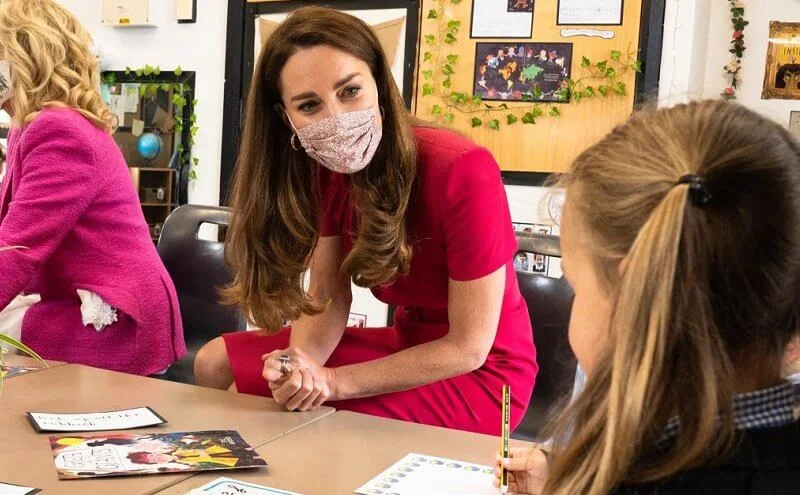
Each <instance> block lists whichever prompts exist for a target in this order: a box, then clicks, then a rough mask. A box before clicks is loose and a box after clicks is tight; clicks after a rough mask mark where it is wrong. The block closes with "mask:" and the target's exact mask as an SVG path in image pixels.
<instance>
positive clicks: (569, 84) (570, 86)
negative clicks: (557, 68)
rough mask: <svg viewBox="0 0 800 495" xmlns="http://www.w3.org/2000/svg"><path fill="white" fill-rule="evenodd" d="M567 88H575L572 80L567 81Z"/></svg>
mask: <svg viewBox="0 0 800 495" xmlns="http://www.w3.org/2000/svg"><path fill="white" fill-rule="evenodd" d="M567 86H569V89H572V88H574V87H575V81H574V80H573V79H567Z"/></svg>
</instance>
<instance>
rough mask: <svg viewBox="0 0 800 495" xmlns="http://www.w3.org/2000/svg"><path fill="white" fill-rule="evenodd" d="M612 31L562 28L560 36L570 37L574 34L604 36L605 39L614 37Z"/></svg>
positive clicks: (594, 36) (592, 36) (591, 36)
mask: <svg viewBox="0 0 800 495" xmlns="http://www.w3.org/2000/svg"><path fill="white" fill-rule="evenodd" d="M614 35H615V33H614V31H601V30H599V29H562V30H561V36H562V37H563V38H572V37H574V36H588V37H589V38H604V39H607V40H610V39H613V38H614Z"/></svg>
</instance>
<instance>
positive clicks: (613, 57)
mask: <svg viewBox="0 0 800 495" xmlns="http://www.w3.org/2000/svg"><path fill="white" fill-rule="evenodd" d="M621 57H622V52H621V51H619V50H613V51H612V52H611V60H614V61H615V62H619V59H620V58H621Z"/></svg>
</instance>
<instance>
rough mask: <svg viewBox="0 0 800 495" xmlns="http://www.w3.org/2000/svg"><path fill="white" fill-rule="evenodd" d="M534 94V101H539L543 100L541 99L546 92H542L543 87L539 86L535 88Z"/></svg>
mask: <svg viewBox="0 0 800 495" xmlns="http://www.w3.org/2000/svg"><path fill="white" fill-rule="evenodd" d="M532 93H533V97H534V99H537V100H538V99H539V98H541V97H542V95H544V91H543V90H542V88H541V87H539V86H534V87H533V90H532Z"/></svg>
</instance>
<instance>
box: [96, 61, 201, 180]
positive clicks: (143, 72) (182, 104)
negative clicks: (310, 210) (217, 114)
mask: <svg viewBox="0 0 800 495" xmlns="http://www.w3.org/2000/svg"><path fill="white" fill-rule="evenodd" d="M124 73H125V76H131V75H135V76H136V82H135V84H138V85H139V97H140V98H144V97H148V96H149V97H155V96H156V95H157V94H158V91H159V90H161V91H167V92H168V91H170V90H172V107H173V112H172V113H173V116H172V118H173V119H174V120H175V129H174V131H175V134H176V135H179V136H182V135H183V130H184V129H185V128H186V126H189V134H188V141H187V143H186V144H187V145H188V149H187V147H186V146H184V144H183V143H181V144H178V145H177V146H176V147H175V151H177V152H178V154H179V155H180V157H181V163H191V164H192V169H191V170H190V171H189V180H196V179H197V170H196V168H197V166H198V165H199V164H200V159H199V158H198V157H191V156H190V155H191V148H192V147H193V146H194V143H195V137H196V136H197V132H198V131H199V130H200V128H199V127H198V125H197V114H196V113H195V112H194V110H195V108H197V99H196V98H194V99H192V101H191V113H190V114H189V117H188V119H185V118H184V115H183V114H184V112H183V110H184V109H185V108H186V106H187V104H189V101H188V100H187V94H188V92H189V87H188V86H187V85H186V84H185V83H182V82H170V81H165V80H164V78H163V77H160V76H161V68H160V67H159V66H157V65H156V66H155V67H154V66H151V65H145V66H144V67H141V68H138V69H132V68H130V67H125V71H124ZM172 73H173V74H174V75H175V76H176V77H180V76H181V75H182V74H183V69H181V66H180V65H179V66H178V67H176V68H175V69H174V70H173V71H172ZM103 83H104V84H110V85H113V84H117V75H116V74H115V73H114V72H108V73H106V74H105V75H104V76H103Z"/></svg>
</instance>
